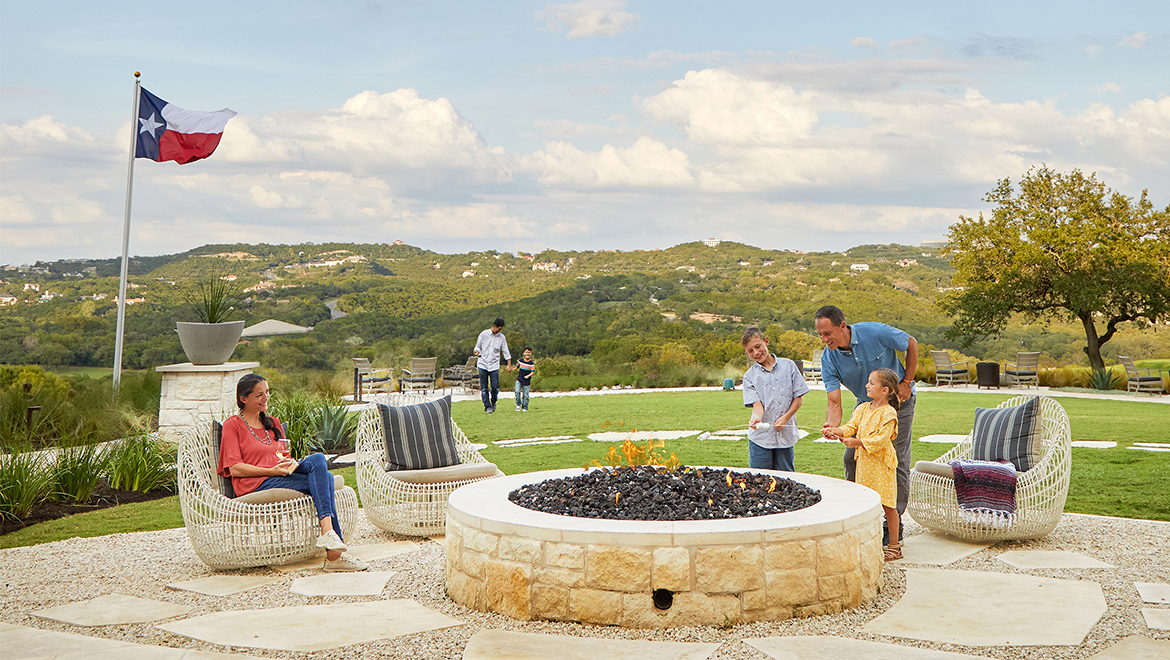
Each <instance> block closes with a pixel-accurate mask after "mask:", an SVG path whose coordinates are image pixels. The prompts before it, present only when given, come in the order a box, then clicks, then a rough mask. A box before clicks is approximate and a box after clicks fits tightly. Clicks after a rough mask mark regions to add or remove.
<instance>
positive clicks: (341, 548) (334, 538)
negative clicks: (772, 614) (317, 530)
mask: <svg viewBox="0 0 1170 660" xmlns="http://www.w3.org/2000/svg"><path fill="white" fill-rule="evenodd" d="M317 547H318V548H324V549H325V550H337V551H338V552H345V551H346V550H348V549H349V546H347V545H346V544H345V541H342V540H341V537H340V536H338V535H337V532H334V531H329V532H326V533H324V534H322V535H321V536H318V537H317ZM363 570H364V569H363Z"/></svg>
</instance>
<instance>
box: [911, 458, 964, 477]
mask: <svg viewBox="0 0 1170 660" xmlns="http://www.w3.org/2000/svg"><path fill="white" fill-rule="evenodd" d="M914 471H915V472H921V473H922V474H933V475H937V476H940V477H946V478H947V479H954V478H955V471H954V470H953V469H951V466H950V464H948V463H935V462H934V461H918V462H917V463H915V464H914Z"/></svg>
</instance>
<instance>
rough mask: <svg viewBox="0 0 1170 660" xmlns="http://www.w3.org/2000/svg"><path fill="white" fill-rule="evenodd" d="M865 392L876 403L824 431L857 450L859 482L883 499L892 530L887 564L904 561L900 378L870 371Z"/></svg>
mask: <svg viewBox="0 0 1170 660" xmlns="http://www.w3.org/2000/svg"><path fill="white" fill-rule="evenodd" d="M865 393H866V394H867V395H869V397H870V398H871V399H873V400H872V401H870V402H869V403H863V404H861V405H859V406H857V407H856V408H854V409H853V416H852V417H851V418H849V422H848V423H847V424H845V425H844V426H834V427H829V428H827V429H825V430H824V436H825V437H826V438H829V439H831V440H837V441H840V442H842V443H844V444H845V446H846V447H853V448H855V450H856V457H857V483H859V484H861V485H862V486H866V487H867V488H871V489H873V490H875V491H877V494H878V495H880V496H881V498H882V508H883V509H885V512H886V525H887V526H888V527H889V528H890V545H889V546H888V547H887V549H886V552H885V556H886V561H895V560H898V559H901V558H902V546H901V545H899V544H898V532H899V529H900V527H899V526H900V524H901V519H900V517H899V516H898V509H897V508H896V505H897V499H898V486H897V481H896V476H895V472H896V470H897V468H898V454H897V453H896V452H895V451H894V439H895V438H897V437H898V375H897V374H895V373H894V372H893V371H891V370H889V369H877V370H875V371H873V372H871V373H870V374H869V380H868V381H867V382H866V383H865ZM853 436H856V437H853Z"/></svg>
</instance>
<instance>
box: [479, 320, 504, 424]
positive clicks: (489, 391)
mask: <svg viewBox="0 0 1170 660" xmlns="http://www.w3.org/2000/svg"><path fill="white" fill-rule="evenodd" d="M503 329H504V319H496V320H495V321H493V322H492V327H491V330H484V331H483V332H481V333H479V339H477V340H476V341H475V357H477V358H479V360H478V361H477V362H476V363H475V366H477V367H479V392H480V397H481V398H482V399H483V411H484V412H485V413H494V412H495V411H496V399H498V398H499V396H500V353H503V354H504V359H505V360H507V361H508V371H511V370H512V354H511V353H509V352H508V340H507V339H505V338H504V333H503V332H501V330H503Z"/></svg>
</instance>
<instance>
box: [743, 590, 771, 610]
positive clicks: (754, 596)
mask: <svg viewBox="0 0 1170 660" xmlns="http://www.w3.org/2000/svg"><path fill="white" fill-rule="evenodd" d="M739 603H740V608H741V609H743V610H762V609H764V608H765V607H767V606H768V591H767V589H755V590H753V591H745V592H743V593H742V594H740V595H739Z"/></svg>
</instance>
